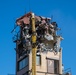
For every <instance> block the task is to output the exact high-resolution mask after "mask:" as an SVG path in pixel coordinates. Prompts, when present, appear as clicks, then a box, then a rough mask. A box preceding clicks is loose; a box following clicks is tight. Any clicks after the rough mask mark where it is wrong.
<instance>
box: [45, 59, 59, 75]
mask: <svg viewBox="0 0 76 75" xmlns="http://www.w3.org/2000/svg"><path fill="white" fill-rule="evenodd" d="M48 60H49V61H51V60H52V61H53V71H54V72H52V73H51V72H49V67H48V66H49V64H48ZM46 61H47V73H50V74H59V60H56V59H50V58H46ZM56 62H57V64H55V63H56ZM55 65H57V66H56V67H57V70H56V68H55Z"/></svg>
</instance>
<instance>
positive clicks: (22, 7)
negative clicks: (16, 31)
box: [0, 0, 76, 75]
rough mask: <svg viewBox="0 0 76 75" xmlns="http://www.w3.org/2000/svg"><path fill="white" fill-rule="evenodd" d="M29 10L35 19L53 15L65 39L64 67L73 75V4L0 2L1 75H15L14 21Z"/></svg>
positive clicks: (69, 0)
mask: <svg viewBox="0 0 76 75" xmlns="http://www.w3.org/2000/svg"><path fill="white" fill-rule="evenodd" d="M29 1H30V2H29ZM29 4H30V5H29ZM30 10H31V11H33V12H34V13H35V14H36V15H41V16H46V17H51V16H52V15H53V21H56V22H57V23H58V25H59V27H60V28H61V33H62V36H63V38H64V40H63V41H62V44H61V46H62V47H63V64H64V66H65V69H67V68H71V70H72V74H73V75H76V0H0V75H7V74H15V60H16V59H15V50H14V48H15V43H13V41H12V37H13V34H11V30H12V29H13V27H14V24H15V20H16V19H17V18H19V17H20V16H22V15H24V14H25V13H26V12H29V11H30Z"/></svg>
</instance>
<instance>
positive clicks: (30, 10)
mask: <svg viewBox="0 0 76 75" xmlns="http://www.w3.org/2000/svg"><path fill="white" fill-rule="evenodd" d="M30 3H31V1H30V0H29V11H31V4H30Z"/></svg>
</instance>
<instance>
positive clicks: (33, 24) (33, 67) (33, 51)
mask: <svg viewBox="0 0 76 75" xmlns="http://www.w3.org/2000/svg"><path fill="white" fill-rule="evenodd" d="M31 20H32V75H36V50H37V48H36V29H35V16H34V13H32V18H31Z"/></svg>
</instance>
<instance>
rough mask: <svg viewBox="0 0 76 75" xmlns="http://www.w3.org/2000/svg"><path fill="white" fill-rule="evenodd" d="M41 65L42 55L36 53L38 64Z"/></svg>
mask: <svg viewBox="0 0 76 75" xmlns="http://www.w3.org/2000/svg"><path fill="white" fill-rule="evenodd" d="M37 57H39V58H37ZM37 59H38V64H37ZM40 65H41V55H36V66H40Z"/></svg>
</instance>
